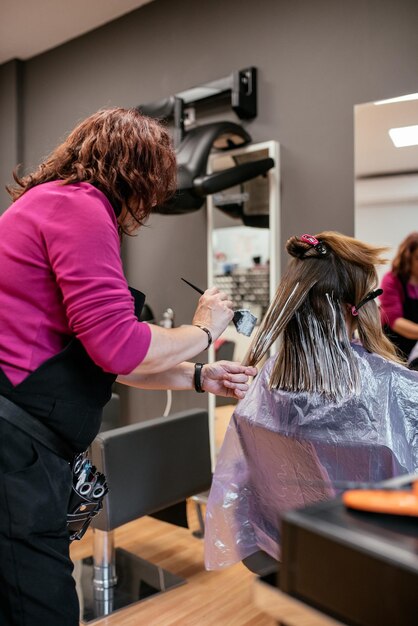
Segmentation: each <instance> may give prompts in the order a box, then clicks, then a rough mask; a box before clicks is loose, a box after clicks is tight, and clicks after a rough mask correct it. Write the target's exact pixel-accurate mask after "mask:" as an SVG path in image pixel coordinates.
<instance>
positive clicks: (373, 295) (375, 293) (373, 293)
mask: <svg viewBox="0 0 418 626" xmlns="http://www.w3.org/2000/svg"><path fill="white" fill-rule="evenodd" d="M382 293H383V289H374V290H373V291H370V293H368V294H367V296H365V297H364V298H363V300H360V302H359V303H358V304H356V305H353V306H352V307H351V313H352V315H354V317H356V316H357V315H358V310H359V308H360V307H362V306H363V304H366V303H367V302H370V300H374V299H375V298H378V297H379V296H381V295H382Z"/></svg>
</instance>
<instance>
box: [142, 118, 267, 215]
mask: <svg viewBox="0 0 418 626" xmlns="http://www.w3.org/2000/svg"><path fill="white" fill-rule="evenodd" d="M249 143H251V137H250V135H249V134H248V133H247V132H246V130H244V128H243V127H242V126H240V125H239V124H236V123H235V122H213V123H211V124H205V125H202V126H197V127H196V128H193V129H191V130H189V131H188V132H187V133H186V135H185V137H184V139H183V141H182V142H181V144H180V146H179V147H178V149H177V150H176V153H177V190H176V193H175V194H174V196H173V197H172V198H171V199H170V200H169V201H168V202H166V203H165V204H164V205H162V206H158V207H156V208H155V209H154V211H155V213H163V214H171V215H176V214H181V213H190V212H192V211H197V210H198V209H200V208H201V207H202V206H203V204H204V202H205V198H206V196H208V195H210V194H213V193H217V192H219V191H223V190H224V189H228V188H229V187H233V186H235V185H239V184H241V183H244V182H245V181H247V180H251V179H252V178H255V177H256V176H259V175H261V174H265V173H266V172H267V171H268V170H269V169H271V168H272V167H273V166H274V160H273V159H271V158H268V159H261V160H258V161H253V162H250V163H243V164H241V165H237V166H236V167H231V168H229V169H226V170H222V171H221V172H215V173H213V174H207V173H206V172H207V164H208V159H209V155H210V152H211V150H212V149H213V148H215V149H216V150H220V151H222V150H231V149H233V148H239V147H242V146H246V145H247V144H249Z"/></svg>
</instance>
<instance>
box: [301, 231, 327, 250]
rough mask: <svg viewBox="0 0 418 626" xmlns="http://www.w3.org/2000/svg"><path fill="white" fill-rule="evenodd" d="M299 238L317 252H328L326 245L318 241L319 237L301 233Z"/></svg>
mask: <svg viewBox="0 0 418 626" xmlns="http://www.w3.org/2000/svg"><path fill="white" fill-rule="evenodd" d="M300 240H301V241H303V242H304V243H308V244H309V245H310V246H312V247H313V248H315V250H316V251H317V252H318V254H322V255H325V254H328V248H327V247H326V245H325V244H324V243H323V242H322V241H319V239H317V238H316V237H314V236H313V235H307V234H305V235H301V237H300Z"/></svg>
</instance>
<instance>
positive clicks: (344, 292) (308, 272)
mask: <svg viewBox="0 0 418 626" xmlns="http://www.w3.org/2000/svg"><path fill="white" fill-rule="evenodd" d="M286 248H287V251H288V253H289V254H290V255H291V256H292V257H294V258H293V259H292V260H291V262H290V264H289V267H288V269H287V271H286V274H285V276H284V277H283V279H282V281H281V283H280V285H279V288H278V290H277V293H276V296H275V299H274V301H273V302H272V304H271V305H270V308H269V311H268V312H267V314H266V316H265V318H264V320H263V322H262V324H261V326H260V329H259V331H258V333H257V335H256V337H255V338H254V340H253V342H252V344H251V346H250V349H249V352H248V354H247V356H246V359H245V361H246V362H247V363H248V364H251V365H255V364H257V363H259V362H260V360H261V359H262V358H263V357H264V356H265V354H266V353H267V351H268V350H269V348H270V347H271V346H272V344H273V343H274V342H275V341H276V340H277V339H278V338H280V342H279V348H278V352H277V355H276V356H273V357H271V358H270V359H268V360H267V361H266V363H265V364H264V366H263V367H262V368H261V370H260V372H259V374H258V375H257V377H256V379H255V380H254V382H253V384H252V385H251V387H250V391H249V392H248V393H247V395H246V397H245V399H244V400H242V401H241V402H240V403H239V404H238V406H237V408H236V410H235V412H234V414H233V416H232V419H231V422H230V424H229V427H228V430H227V434H226V437H225V440H224V443H223V446H222V449H221V451H220V454H219V458H218V462H217V466H216V470H215V474H214V478H213V483H212V488H211V491H210V495H209V500H208V506H207V514H206V529H205V560H206V567H207V568H208V569H216V568H220V567H224V566H227V565H231V564H233V563H235V562H237V561H240V560H242V559H244V558H246V557H248V556H250V555H251V554H253V553H254V552H257V551H259V550H263V551H265V552H267V553H268V554H270V555H271V556H272V557H273V558H275V559H277V560H280V516H281V514H283V512H284V511H285V510H287V509H290V508H296V507H298V506H304V505H306V504H309V503H312V502H315V501H318V500H320V499H324V498H326V497H330V496H333V495H334V494H335V492H336V491H338V490H339V489H341V488H344V487H345V486H347V482H348V481H361V482H367V483H368V482H375V481H380V480H384V479H387V478H390V477H392V476H396V475H399V474H402V473H408V472H414V471H417V470H418V413H417V408H416V407H417V405H418V372H414V371H410V370H408V369H407V368H406V367H404V366H403V365H402V364H401V363H400V362H399V360H398V357H397V356H396V354H395V349H394V347H393V346H392V344H391V343H390V342H389V341H388V339H387V338H386V337H385V336H384V334H383V332H382V329H381V323H380V317H379V311H378V307H377V304H376V300H375V297H376V296H377V295H379V294H380V290H375V288H376V286H377V274H376V269H375V265H376V264H378V263H383V262H384V260H383V259H381V255H382V254H383V253H384V251H385V249H384V248H378V247H375V246H371V245H368V244H366V243H363V242H362V241H358V240H356V239H353V238H351V237H346V236H344V235H341V234H339V233H335V232H323V233H320V234H319V235H316V236H315V237H313V236H311V235H302V236H301V237H291V238H290V239H289V241H288V242H287V245H286ZM354 336H356V337H357V339H354Z"/></svg>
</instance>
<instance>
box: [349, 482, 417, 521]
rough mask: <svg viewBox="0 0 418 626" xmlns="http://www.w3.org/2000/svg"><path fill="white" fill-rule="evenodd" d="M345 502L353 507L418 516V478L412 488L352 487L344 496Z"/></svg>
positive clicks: (362, 509)
mask: <svg viewBox="0 0 418 626" xmlns="http://www.w3.org/2000/svg"><path fill="white" fill-rule="evenodd" d="M342 499H343V502H344V504H345V505H346V506H347V507H349V508H351V509H359V510H361V511H370V512H372V513H389V514H391V515H412V516H416V517H418V480H415V481H414V482H413V483H412V490H410V491H406V490H395V489H393V490H390V489H370V490H369V489H351V490H349V491H346V492H345V493H344V494H343V496H342Z"/></svg>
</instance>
